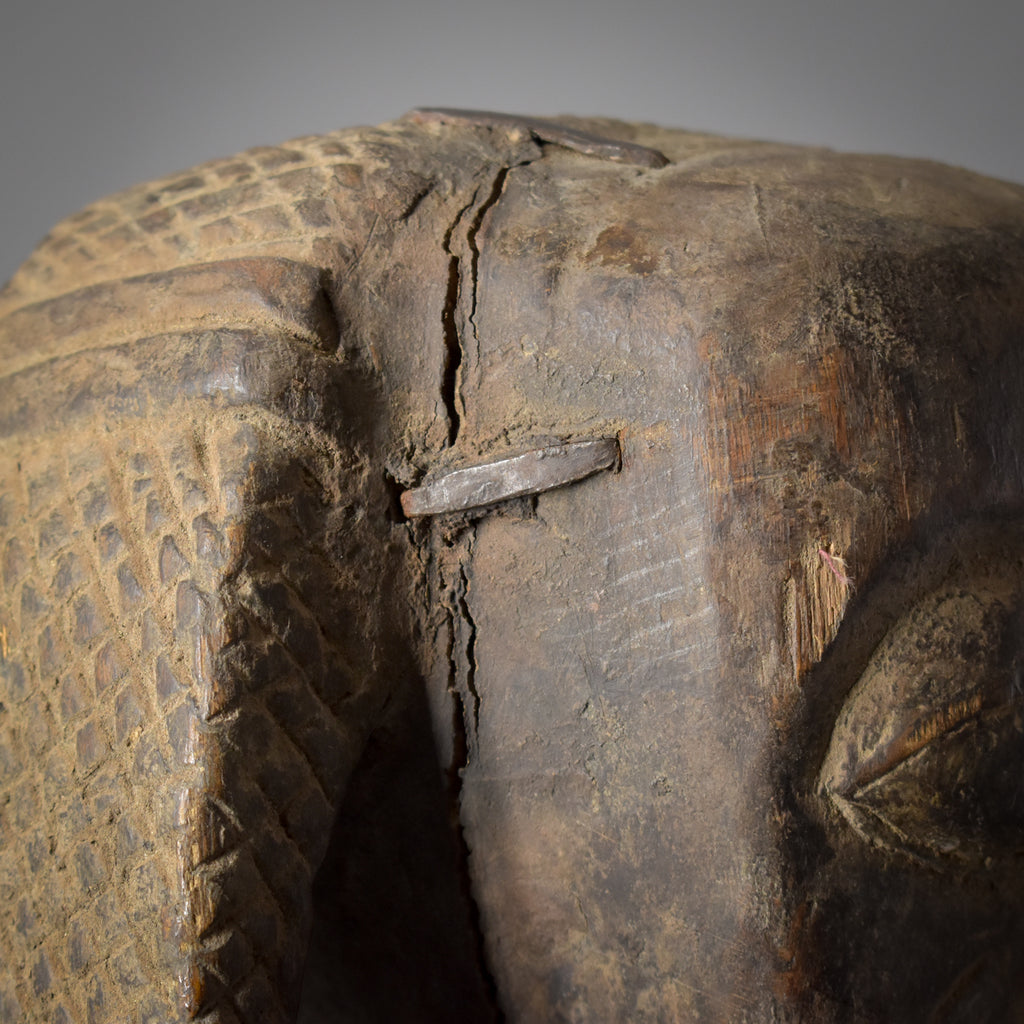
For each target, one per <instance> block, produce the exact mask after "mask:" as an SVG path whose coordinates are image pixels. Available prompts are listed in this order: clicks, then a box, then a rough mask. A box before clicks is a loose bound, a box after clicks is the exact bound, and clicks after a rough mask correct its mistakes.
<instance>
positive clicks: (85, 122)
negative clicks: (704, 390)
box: [0, 0, 1024, 281]
mask: <svg viewBox="0 0 1024 1024" xmlns="http://www.w3.org/2000/svg"><path fill="white" fill-rule="evenodd" d="M1022 42H1024V2H1021V0H975V2H973V3H964V2H963V0H959V2H957V3H951V2H945V0H934V2H927V0H913V2H901V0H887V2H880V0H861V2H860V3H849V2H846V3H842V4H840V3H833V2H830V0H817V2H807V3H801V2H797V0H784V2H775V3H773V2H771V0H761V2H757V0H719V2H717V3H714V4H712V3H710V2H702V3H687V2H671V0H614V2H613V0H589V2H588V0H519V2H517V0H504V2H493V0H423V2H420V3H415V2H414V0H364V2H360V3H352V2H344V0H333V2H332V0H291V2H285V0H275V2H269V0H177V2H174V0H164V2H162V3H153V2H152V0H56V2H54V0H50V2H47V0H2V6H0V95H2V96H3V104H2V109H0V140H2V145H0V185H2V188H0V230H2V234H0V238H2V243H0V281H2V280H6V278H7V277H9V276H10V274H11V273H13V271H14V269H15V268H16V266H17V265H18V263H19V262H20V261H21V260H22V259H24V257H25V256H26V255H28V253H29V251H30V250H31V248H32V246H33V245H34V244H35V243H36V242H37V241H38V240H39V238H41V237H42V235H43V234H45V232H46V231H47V230H48V229H49V227H50V226H51V225H52V224H53V223H54V222H55V221H56V220H58V219H59V218H61V217H63V216H65V215H67V214H69V213H72V212H74V210H76V209H77V208H79V207H80V206H82V205H84V204H85V203H87V202H89V201H90V200H92V199H95V198H98V197H99V196H101V195H104V194H106V193H108V192H111V191H114V190H115V189H118V188H121V187H123V186H126V185H129V184H131V183H133V182H135V181H139V180H144V179H146V178H151V177H155V176H157V175H161V174H164V173H167V172H170V171H172V170H177V169H179V168H181V167H186V166H188V165H190V164H193V163H196V162H198V161H200V160H204V159H207V158H209V157H212V156H218V155H226V154H229V153H232V152H234V151H236V150H239V149H242V148H244V147H246V146H250V145H255V144H257V143H263V142H280V141H283V140H284V139H286V138H288V137H290V136H294V135H301V134H307V133H310V132H318V131H326V130H330V129H332V128H336V127H343V126H349V125H354V124H368V123H371V124H372V123H376V122H379V121H383V120H387V119H390V118H393V117H395V116H397V115H399V114H401V113H402V112H403V111H405V110H406V109H408V108H409V107H412V106H415V105H419V104H434V105H448V106H473V107H485V108H491V109H502V110H512V111H529V112H531V113H540V114H553V113H558V112H572V113H580V114H588V113H596V114H607V115H612V116H618V117H624V118H632V119H638V120H651V121H659V122H662V123H664V124H669V125H674V126H677V127H687V128H700V129H711V130H716V131H720V132H722V133H725V134H733V135H747V136H754V137H759V138H774V139H783V140H789V141H795V142H813V143H821V144H826V145H830V146H834V147H837V148H840V149H851V150H861V151H884V152H891V153H899V154H906V155H911V156H925V157H931V158H935V159H939V160H943V161H946V162H950V163H956V164H961V165H965V166H969V167H972V168H974V169H976V170H981V171H984V172H986V173H989V174H994V175H997V176H999V177H1004V178H1009V179H1012V180H1017V181H1020V180H1022V179H1024V132H1022V131H1021V120H1022V119H1021V113H1020V109H1019V107H1020V100H1021V98H1022V96H1024V59H1022V57H1021V55H1020V54H1021V48H1022V47H1021V44H1022Z"/></svg>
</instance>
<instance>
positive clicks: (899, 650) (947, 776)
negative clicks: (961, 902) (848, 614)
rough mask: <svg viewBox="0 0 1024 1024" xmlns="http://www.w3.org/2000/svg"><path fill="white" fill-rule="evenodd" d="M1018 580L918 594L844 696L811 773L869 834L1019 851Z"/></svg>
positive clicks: (911, 843)
mask: <svg viewBox="0 0 1024 1024" xmlns="http://www.w3.org/2000/svg"><path fill="white" fill-rule="evenodd" d="M1021 621H1022V618H1021V602H1020V593H1019V582H1018V581H1010V580H1008V579H1000V578H999V577H997V576H993V575H990V574H987V573H986V574H984V575H983V576H982V577H980V578H978V577H975V578H973V579H966V580H964V579H961V580H960V581H959V582H958V583H957V584H956V585H949V586H947V587H944V588H940V589H939V590H937V591H934V592H932V593H931V594H929V595H928V596H927V597H925V598H924V599H922V600H920V601H918V602H917V603H916V604H915V605H914V606H913V607H912V608H911V609H910V611H908V612H907V613H906V614H905V615H904V616H903V617H902V618H901V619H899V620H898V621H897V623H896V624H895V626H894V627H893V628H892V629H891V630H890V631H889V633H888V634H887V635H886V637H885V638H884V639H883V640H882V642H881V643H880V644H879V645H878V648H877V649H876V650H875V652H874V654H873V655H872V657H871V659H870V661H869V662H868V665H867V668H866V670H865V671H864V674H863V675H862V676H861V678H860V680H859V681H858V683H857V684H856V686H855V687H854V688H853V690H852V692H851V693H850V695H849V697H848V699H847V701H846V704H845V706H844V707H843V709H842V711H841V712H840V715H839V717H838V720H837V722H836V725H835V729H834V731H833V734H832V739H831V743H830V745H829V749H828V753H827V754H826V757H825V761H824V764H823V766H822V769H821V774H820V777H819V789H820V790H821V791H824V792H825V793H827V794H828V796H829V797H830V798H831V799H832V800H833V801H834V803H835V805H836V806H837V807H838V808H839V810H840V811H841V812H842V814H843V816H844V817H845V818H846V820H847V821H848V822H849V823H850V824H851V825H852V826H853V827H854V829H855V830H856V831H857V832H858V833H860V835H861V836H862V837H864V838H866V839H868V840H870V841H873V842H875V843H878V844H880V845H882V846H885V847H888V848H889V849H893V850H901V851H904V852H907V853H910V854H912V855H916V856H919V857H925V858H935V857H937V858H943V857H950V856H951V857H954V858H956V859H960V860H967V861H973V862H977V863H984V862H986V861H988V860H989V858H992V857H997V856H1002V855H1007V854H1011V855H1012V854H1014V853H1017V852H1019V851H1021V850H1024V692H1022V691H1024V675H1022V672H1024V662H1021V660H1020V657H1019V656H1020V654H1021V645H1020V643H1019V641H1020V629H1021Z"/></svg>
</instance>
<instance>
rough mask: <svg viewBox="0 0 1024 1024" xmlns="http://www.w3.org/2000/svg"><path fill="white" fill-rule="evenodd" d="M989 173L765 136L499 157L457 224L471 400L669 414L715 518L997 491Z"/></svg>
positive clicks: (533, 413) (1001, 472) (658, 429)
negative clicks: (479, 197)
mask: <svg viewBox="0 0 1024 1024" xmlns="http://www.w3.org/2000/svg"><path fill="white" fill-rule="evenodd" d="M1000 189H1001V186H1000V185H999V183H991V182H985V181H982V180H980V179H977V178H975V177H974V176H972V175H968V174H966V172H963V173H961V172H955V171H950V170H949V169H946V168H942V169H938V168H934V167H932V166H931V165H928V164H913V163H910V162H906V161H898V160H888V159H878V158H875V159H869V158H850V157H843V158H837V157H835V156H833V155H832V154H828V153H824V152H818V151H794V150H791V149H787V148H785V147H778V148H773V147H767V146H760V147H752V148H751V149H750V150H749V151H744V150H742V149H733V150H731V151H729V152H726V153H724V154H723V153H718V154H717V155H716V154H713V153H711V154H702V155H701V156H699V157H697V158H695V159H694V160H692V161H684V162H682V164H677V165H675V166H673V167H669V168H667V169H665V170H664V171H660V172H655V173H653V174H652V173H650V172H638V171H637V170H636V169H634V168H618V167H609V165H607V164H598V163H596V162H593V161H590V162H587V161H581V160H579V159H577V158H574V157H572V156H569V155H563V156H559V155H557V151H556V155H554V156H553V157H549V158H546V159H545V160H543V161H540V162H535V163H533V164H530V165H528V166H525V167H521V168H514V169H513V170H512V172H511V173H510V174H509V176H508V179H507V181H506V182H505V186H504V191H503V193H502V197H501V199H500V201H499V202H498V203H497V204H496V205H495V206H494V207H493V208H492V209H491V210H490V211H489V212H488V214H487V217H486V218H485V220H484V221H483V223H482V226H481V231H480V232H479V236H478V239H477V244H478V248H479V260H478V267H477V281H476V286H477V299H476V314H475V317H474V320H475V325H474V326H475V328H476V334H477V343H478V349H477V358H476V360H475V361H474V360H471V361H470V362H471V364H472V365H470V366H467V367H466V372H465V379H466V381H467V383H469V384H471V386H472V390H471V392H470V393H471V394H472V396H473V397H472V401H471V406H472V407H470V404H467V413H468V416H469V421H470V423H471V424H472V425H473V427H474V430H475V432H476V433H477V434H478V435H479V436H481V437H484V438H487V437H494V436H498V435H501V434H503V435H504V436H506V437H507V436H511V437H513V438H515V437H519V436H521V437H522V439H523V440H524V441H525V440H526V439H527V438H528V436H529V435H530V434H531V432H536V431H538V430H541V431H544V430H547V431H550V432H551V433H553V434H563V435H564V434H571V433H577V434H583V433H586V432H587V431H594V430H596V429H598V428H603V429H605V430H608V429H609V428H613V427H614V428H616V429H620V430H625V431H627V432H629V431H633V432H638V433H644V432H653V433H654V434H656V435H658V436H660V437H663V438H664V437H666V436H668V435H672V436H675V437H676V444H677V445H682V446H683V447H685V448H686V449H687V450H686V452H685V453H684V454H681V456H680V457H682V458H689V459H691V460H694V461H695V462H696V463H698V466H697V470H698V471H699V475H700V477H701V478H702V483H703V486H704V489H705V493H704V495H703V500H706V503H707V512H708V514H709V515H711V516H712V517H713V518H714V520H715V523H716V525H717V526H719V527H721V526H722V525H723V524H726V523H727V521H729V520H730V519H731V518H733V517H736V516H739V517H740V518H741V519H742V518H743V517H744V516H745V515H747V514H748V513H749V514H752V515H755V516H756V517H757V523H758V526H759V532H761V533H768V534H770V533H772V531H773V529H775V530H777V531H781V533H783V534H785V535H786V536H792V535H793V534H794V532H800V531H801V530H806V529H809V528H810V527H816V526H819V525H820V524H821V519H822V514H823V513H822V510H823V509H825V508H826V507H831V508H835V509H838V510H840V511H842V509H843V507H844V506H845V505H849V504H850V501H849V500H847V501H844V500H840V498H841V497H842V495H843V494H844V493H845V496H846V498H847V499H850V500H852V501H853V507H851V510H850V511H849V512H848V513H846V514H845V515H846V518H848V519H850V518H852V519H855V520H856V519H863V517H864V516H865V515H869V516H870V518H871V528H870V530H869V532H874V533H883V534H887V535H889V534H892V533H894V532H895V533H899V532H900V531H901V530H904V529H905V528H907V527H908V526H909V525H910V524H911V523H913V522H914V521H916V520H917V519H918V518H919V517H920V516H921V515H922V514H924V512H925V510H926V509H929V508H934V506H935V504H936V502H939V503H940V504H945V505H948V506H950V508H949V511H950V514H959V512H960V511H963V506H964V499H965V497H966V496H965V493H964V488H965V487H968V488H969V489H970V490H971V492H972V493H971V495H970V500H969V501H968V502H967V504H972V505H974V506H979V505H980V506H982V507H983V506H984V505H985V504H999V503H1005V502H1007V501H1015V500H1017V497H1018V496H1019V495H1020V494H1021V493H1022V492H1024V488H1022V487H1021V476H1020V468H1019V465H1018V462H1019V460H1017V459H1016V457H1015V456H1014V454H1013V453H1014V451H1015V449H1016V448H1017V447H1018V443H1019V441H1020V440H1021V437H1020V434H1021V430H1020V421H1021V419H1022V417H1021V416H1020V414H1019V413H1018V412H1017V408H1016V402H1015V401H1014V400H1013V399H1012V397H1010V396H1012V393H1013V391H1012V388H1009V389H1008V384H1009V382H1010V381H1014V382H1018V381H1019V380H1020V376H1021V369H1020V366H1021V343H1020V337H1021V325H1022V324H1024V300H1022V298H1021V294H1020V291H1021V290H1020V288H1019V284H1018V282H1019V281H1020V276H1021V273H1022V271H1024V245H1022V240H1024V204H1021V202H1020V199H1019V196H1016V197H1015V198H1016V200H1017V201H1016V203H1015V204H1014V203H1007V201H1006V200H1007V199H1008V198H1014V196H1011V195H1010V192H1011V191H1012V190H1011V187H1010V186H1007V187H1006V192H1005V194H1004V192H1001V191H1000ZM1014 217H1016V223H1014V222H1013V218H1014ZM490 324H501V329H500V331H496V332H495V333H491V332H490V331H489V330H488V328H489V325H490ZM925 439H926V441H925ZM858 495H860V496H868V495H870V496H871V497H872V501H871V502H870V503H869V504H871V506H872V507H871V509H870V510H865V509H864V508H860V505H859V504H858V501H857V500H855V499H856V498H857V496H858ZM861 504H862V503H861ZM766 518H767V522H765V519H766ZM812 532H813V530H812ZM873 557H874V556H873Z"/></svg>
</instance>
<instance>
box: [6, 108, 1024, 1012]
mask: <svg viewBox="0 0 1024 1024" xmlns="http://www.w3.org/2000/svg"><path fill="white" fill-rule="evenodd" d="M651 154H654V155H653V156H652V155H651ZM659 154H664V157H665V158H667V163H665V164H664V166H661V164H662V160H661V159H660V158H659ZM0 352H2V357H3V363H2V370H3V374H4V377H3V384H2V387H0V435H2V447H0V531H2V536H0V558H2V566H0V568H2V582H3V591H2V597H0V835H2V839H3V845H2V849H0V1021H4V1022H7V1021H10V1022H14V1021H19V1022H20V1021H28V1022H42V1021H83V1022H84V1021H89V1022H101V1021H103V1022H106V1021H109V1022H115V1021H116V1022H123V1021H139V1022H142V1021H148V1022H160V1024H163V1022H178V1021H188V1020H200V1021H203V1022H205V1024H215V1022H216V1024H227V1022H252V1021H268V1022H270V1021H272V1022H279V1021H280V1022H284V1021H289V1020H293V1019H295V1017H296V1015H297V1014H298V1015H299V1016H300V1019H303V1020H310V1021H312V1020H318V1019H324V1018H323V1014H324V1012H325V1011H324V1009H323V1008H324V1007H325V1006H326V1007H331V1008H332V1009H333V1011H335V1012H336V1013H337V1014H338V1015H339V1016H342V1015H344V1019H353V1020H363V1019H365V1020H375V1019H409V1020H412V1019H417V1020H438V1021H441V1020H452V1019H465V1020H487V1019H497V1018H498V1017H499V1016H500V1015H504V1017H505V1018H506V1019H508V1020H514V1021H536V1020H588V1021H600V1020H607V1021H620V1020H630V1021H660V1020H701V1021H730V1022H733V1021H736V1022H742V1021H748V1022H768V1021H812V1020H813V1021H822V1022H839V1021H850V1022H853V1021H880V1020H900V1021H916V1020H921V1021H926V1020H935V1021H968V1020H969V1021H980V1020H992V1021H1002V1020H1016V1019H1020V1017H1021V1016H1022V1015H1024V987H1022V983H1021V981H1020V979H1021V978H1022V977H1024V972H1022V967H1024V927H1022V925H1021V924H1020V922H1021V920H1024V916H1022V911H1024V881H1022V879H1021V878H1020V869H1019V858H1020V853H1021V851H1022V849H1024V792H1022V789H1024V782H1022V781H1021V780H1022V779H1024V773H1022V772H1021V764H1022V753H1024V744H1022V741H1024V723H1022V700H1024V696H1022V693H1024V687H1022V686H1021V673H1022V670H1024V669H1022V662H1021V651H1020V636H1021V629H1020V625H1021V609H1022V607H1024V605H1022V598H1024V557H1022V555H1024V547H1022V541H1024V533H1022V530H1024V515H1022V513H1024V468H1022V462H1021V459H1020V452H1021V450H1022V446H1024V410H1022V408H1021V403H1020V395H1021V394H1022V385H1024V189H1021V188H1020V187H1017V186H1013V185H1009V184H1005V183H1000V182H994V181H990V180H987V179H984V178H981V177H979V176H977V175H974V174H971V173H969V172H966V171H959V170H954V169H950V168H944V167H939V166H937V165H934V164H928V163H924V162H912V161H904V160H896V159H888V158H879V157H872V158H867V157H852V156H837V155H835V154H833V153H830V152H827V151H822V150H806V149H798V148H793V147H786V146H780V145H768V144H759V143H748V142H743V141H736V140H733V141H727V140H721V139H716V138H712V137H708V136H702V135H695V134H691V133H685V132H676V131H668V130H664V129H657V128H653V127H650V126H635V125H625V124H621V123H617V122H606V121H598V120H586V121H584V120H576V119H566V121H565V123H564V124H562V125H553V124H552V123H551V122H546V121H540V120H537V119H520V118H510V117H507V116H497V115H486V114H483V115H482V114H476V113H453V112H450V111H434V112H422V113H419V114H417V115H415V116H414V117H412V118H410V119H406V120H403V121H400V122H396V123H394V124H391V125H385V126H383V127H381V128H377V129H358V130H353V131H347V132H339V133H337V134H335V135H331V136H325V137H322V138H314V139H301V140H297V141H296V142H293V143H289V144H288V145H286V146H283V147H280V148H267V149H260V150H254V151H250V152H248V153H245V154H242V155H241V156H239V157H236V158H233V159H230V160H224V161H218V162H215V163H212V164H208V165H205V166H203V167H200V168H197V169H195V170H193V171H189V172H185V173H183V174H180V175H177V176H174V177H172V178H168V179H166V180H164V181H160V182H156V183H153V184H150V185H146V186H141V187H139V188H135V189H130V190H128V191H127V192H124V193H122V194H120V195H118V196H115V197H113V198H111V199H109V200H105V201H103V202H100V203H98V204H96V205H94V206H92V207H90V208H88V209H87V210H85V211H83V213H81V214H79V215H78V216H76V217H73V218H71V219H70V220H69V221H66V222H64V223H63V224H61V225H59V226H58V227H57V228H56V229H55V230H54V232H53V234H52V235H51V236H49V238H47V239H46V240H45V241H44V242H43V243H42V245H41V246H40V247H39V249H38V250H37V252H36V253H35V254H34V255H33V256H32V258H31V259H30V260H29V261H28V262H27V263H26V264H25V266H24V267H23V268H22V270H21V271H19V273H18V274H17V275H16V276H15V278H14V279H13V281H12V282H11V283H10V284H9V285H8V286H7V288H6V289H5V290H4V291H3V292H2V293H0ZM602 438H616V439H617V446H618V452H619V454H620V456H621V464H620V465H616V466H613V467H612V471H611V472H609V471H604V470H602V471H600V472H596V473H594V474H593V475H590V476H587V477H585V478H583V479H580V478H579V476H578V474H577V475H571V474H570V475H567V476H566V478H565V480H564V485H563V486H558V487H554V488H553V489H548V487H547V486H545V487H539V486H531V487H530V488H528V489H527V493H525V494H524V493H523V492H522V489H521V488H520V489H518V490H517V491H516V493H517V496H515V497H513V498H511V499H510V500H508V501H505V502H503V503H500V504H497V505H494V506H491V507H486V508H482V509H481V508H469V509H464V510H463V511H461V512H451V513H445V512H441V513H440V514H434V515H425V516H417V517H416V518H414V519H409V520H407V519H406V518H405V516H404V515H403V512H402V507H401V504H400V501H399V497H400V495H401V494H402V492H408V493H412V494H417V493H419V494H423V493H425V492H423V491H418V490H417V489H418V488H420V487H421V486H423V485H425V484H426V485H430V484H431V483H432V482H434V481H438V480H442V481H443V480H445V479H447V480H452V479H456V480H457V479H459V477H458V476H456V475H455V474H458V473H459V472H460V471H461V470H463V469H464V468H465V467H469V466H478V465H487V466H492V467H493V466H501V465H502V464H503V462H502V460H504V459H507V458H508V457H510V456H516V455H521V454H522V453H525V452H531V451H540V450H543V449H547V448H552V447H554V446H558V445H566V444H571V443H573V442H579V441H591V440H595V439H602ZM531 458H532V457H531ZM538 460H539V456H538V457H537V458H536V459H534V461H535V462H537V461H538ZM527 461H528V462H529V459H528V460H527ZM538 464H539V462H538ZM516 465H519V463H516ZM530 465H531V466H533V463H530ZM496 472H498V471H496ZM529 472H530V473H532V474H533V476H531V477H530V480H531V481H532V482H533V483H536V482H537V481H536V480H535V479H534V477H537V479H541V477H543V476H544V472H543V471H542V470H536V468H535V467H534V468H531V469H530V470H529ZM538 473H539V474H540V476H537V474H538ZM545 479H546V478H545ZM558 482H559V483H563V481H561V480H560V481H558ZM512 490H515V489H514V488H510V489H509V493H512ZM410 500H415V499H409V498H408V497H407V498H406V504H407V507H408V502H409V501H410ZM339 809H340V816H339ZM332 822H333V823H334V828H333V833H332ZM325 857H326V860H324V858H325ZM321 862H323V863H324V864H325V869H324V870H323V871H321V873H320V875H319V877H318V878H317V880H316V887H315V889H314V876H315V875H316V873H317V869H318V866H319V865H320V864H321ZM314 893H315V895H314ZM311 929H312V931H313V935H314V940H313V954H312V957H311V964H312V966H311V968H310V971H309V972H308V976H307V979H306V983H305V995H304V996H303V995H302V993H303V986H302V972H303V962H304V957H305V951H306V946H307V940H308V937H309V935H310V932H311ZM300 1002H301V1003H302V1004H303V1005H301V1006H300Z"/></svg>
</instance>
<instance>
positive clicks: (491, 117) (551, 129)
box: [405, 107, 669, 169]
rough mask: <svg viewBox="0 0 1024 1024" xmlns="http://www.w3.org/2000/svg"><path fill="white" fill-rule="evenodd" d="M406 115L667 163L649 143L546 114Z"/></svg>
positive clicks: (623, 159)
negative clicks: (610, 135)
mask: <svg viewBox="0 0 1024 1024" xmlns="http://www.w3.org/2000/svg"><path fill="white" fill-rule="evenodd" d="M405 116H406V117H407V118H409V120H411V121H416V122H418V123H420V124H422V123H425V122H430V121H440V122H441V123H442V124H466V125H479V126H480V127H484V128H519V129H522V130H523V131H528V132H529V133H530V134H531V135H532V136H533V137H534V138H535V139H537V140H538V141H539V142H550V143H553V144H554V145H556V146H563V147H564V148H566V149H572V150H575V151H576V152H577V153H582V154H584V155H585V156H593V157H598V158H599V159H602V160H614V161H615V162H616V163H621V164H638V165H639V166H640V167H651V168H655V169H657V168H659V167H664V166H665V165H666V164H668V163H669V159H668V157H667V156H665V154H664V153H661V152H659V151H658V150H656V149H651V148H650V146H641V145H638V144H637V143H635V142H624V141H623V140H622V139H609V138H606V137H605V136H603V135H594V134H593V133H592V132H585V131H581V130H580V129H579V128H570V127H569V126H568V125H564V124H559V123H558V122H557V121H551V120H548V118H546V117H527V116H524V115H521V114H499V113H497V112H495V111H491V110H460V109H456V108H454V107H417V108H416V109H415V110H411V111H410V112H409V113H408V114H406V115H405Z"/></svg>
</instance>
